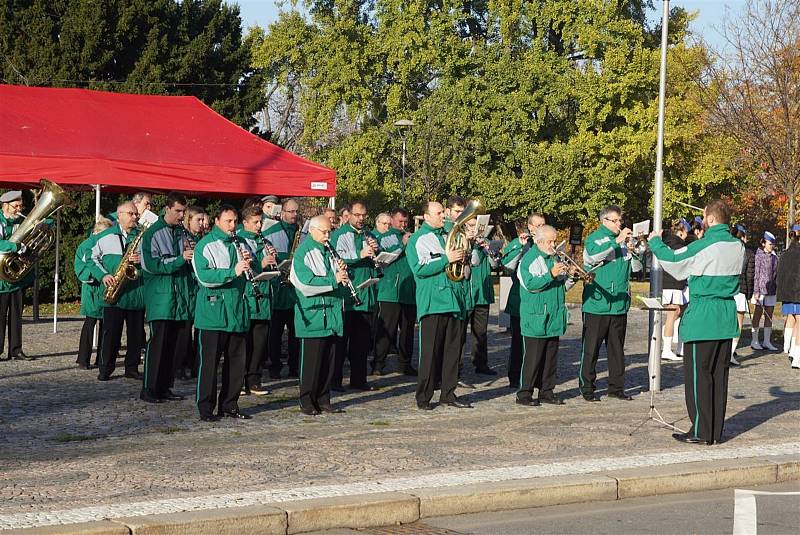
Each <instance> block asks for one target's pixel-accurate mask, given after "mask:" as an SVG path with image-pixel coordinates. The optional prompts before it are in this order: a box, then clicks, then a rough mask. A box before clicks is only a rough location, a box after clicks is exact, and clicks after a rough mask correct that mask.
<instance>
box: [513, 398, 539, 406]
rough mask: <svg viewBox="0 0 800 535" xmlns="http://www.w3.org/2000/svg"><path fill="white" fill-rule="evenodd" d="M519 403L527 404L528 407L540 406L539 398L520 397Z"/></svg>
mask: <svg viewBox="0 0 800 535" xmlns="http://www.w3.org/2000/svg"><path fill="white" fill-rule="evenodd" d="M517 405H525V406H526V407H538V406H539V400H538V399H518V400H517Z"/></svg>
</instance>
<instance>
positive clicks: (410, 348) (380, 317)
mask: <svg viewBox="0 0 800 535" xmlns="http://www.w3.org/2000/svg"><path fill="white" fill-rule="evenodd" d="M416 321H417V306H416V305H404V304H402V303H389V302H387V301H381V302H380V303H378V314H377V317H376V320H375V360H373V361H372V368H373V369H375V370H383V369H384V367H385V366H386V355H388V354H389V348H390V347H391V346H395V347H396V348H397V356H398V358H399V360H400V368H401V371H404V370H406V369H408V368H410V367H411V356H412V354H413V353H414V324H415V323H416ZM398 326H399V327H400V338H399V339H398V338H397V328H398ZM395 340H396V341H397V342H396V343H395Z"/></svg>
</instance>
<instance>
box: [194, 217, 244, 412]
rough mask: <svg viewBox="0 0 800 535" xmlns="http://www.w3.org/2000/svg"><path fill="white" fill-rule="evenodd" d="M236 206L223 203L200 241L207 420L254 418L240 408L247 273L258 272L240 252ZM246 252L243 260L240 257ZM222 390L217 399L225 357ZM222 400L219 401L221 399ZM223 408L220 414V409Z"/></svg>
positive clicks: (197, 318)
mask: <svg viewBox="0 0 800 535" xmlns="http://www.w3.org/2000/svg"><path fill="white" fill-rule="evenodd" d="M235 230H236V209H235V208H234V207H233V206H231V205H229V204H223V205H222V206H220V207H219V212H218V213H217V216H216V218H215V220H214V228H213V229H211V232H209V233H208V234H206V236H205V237H204V238H203V239H202V240H200V243H198V244H197V248H196V249H195V254H194V258H193V259H192V264H193V266H194V272H195V275H196V276H197V282H198V283H199V284H200V286H199V288H198V290H197V305H196V308H195V315H194V324H195V326H196V327H197V329H198V330H199V331H200V344H199V346H200V370H199V372H198V374H197V400H196V401H197V409H198V411H199V412H200V419H201V420H203V421H205V422H211V421H215V420H217V419H218V418H219V417H220V416H226V417H230V418H237V419H242V420H249V419H250V418H252V417H251V416H250V415H248V414H245V413H243V412H240V411H239V394H240V392H241V389H242V382H243V381H244V365H245V351H246V344H247V340H246V339H247V330H248V328H249V327H250V318H249V317H248V315H247V314H248V312H247V307H246V306H245V304H244V303H245V301H244V299H245V286H246V285H248V284H249V283H248V282H247V280H246V279H245V273H246V272H251V273H252V271H254V270H257V268H256V266H255V263H253V262H252V258H251V257H250V254H249V253H248V252H247V251H246V250H245V251H244V252H243V253H240V251H239V249H237V245H236V243H235V240H234V231H235ZM240 256H241V259H240ZM223 355H224V356H225V360H224V361H223V364H222V388H221V389H220V392H219V398H218V397H217V368H218V366H219V360H220V358H221V357H222V356H223ZM217 399H219V403H218V402H217ZM215 406H218V407H219V412H218V414H217V415H216V416H215V415H214V408H215Z"/></svg>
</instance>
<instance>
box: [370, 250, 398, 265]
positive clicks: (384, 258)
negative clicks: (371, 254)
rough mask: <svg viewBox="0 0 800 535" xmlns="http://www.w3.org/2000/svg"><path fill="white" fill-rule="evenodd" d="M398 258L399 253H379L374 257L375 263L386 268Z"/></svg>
mask: <svg viewBox="0 0 800 535" xmlns="http://www.w3.org/2000/svg"><path fill="white" fill-rule="evenodd" d="M399 256H400V253H399V252H398V253H387V252H386V251H381V252H380V253H378V255H377V256H376V257H375V261H376V262H378V263H380V264H383V265H385V266H386V265H389V264H391V263H392V262H394V261H395V260H397V258H398V257H399Z"/></svg>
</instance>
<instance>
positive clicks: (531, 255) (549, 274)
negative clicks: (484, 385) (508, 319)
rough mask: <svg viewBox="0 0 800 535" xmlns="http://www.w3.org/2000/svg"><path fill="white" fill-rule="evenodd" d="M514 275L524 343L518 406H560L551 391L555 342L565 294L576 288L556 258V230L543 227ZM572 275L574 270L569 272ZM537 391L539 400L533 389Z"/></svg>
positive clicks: (563, 322) (563, 324)
mask: <svg viewBox="0 0 800 535" xmlns="http://www.w3.org/2000/svg"><path fill="white" fill-rule="evenodd" d="M534 242H535V243H534V244H533V245H532V246H531V248H530V249H529V250H528V252H527V253H525V256H524V257H523V258H522V261H521V262H520V265H519V270H518V271H517V277H518V279H519V282H520V291H521V295H520V328H521V331H522V336H523V339H524V351H523V353H522V372H521V373H520V383H519V390H518V391H517V404H519V405H527V406H538V405H539V404H540V403H550V404H553V405H563V404H564V402H563V401H562V400H561V399H560V398H558V397H556V395H555V394H554V393H553V389H554V388H555V386H556V371H557V367H558V361H557V354H558V339H559V337H560V336H562V335H563V334H564V333H565V332H566V331H567V319H568V313H567V307H566V304H565V294H566V292H567V291H568V290H569V289H570V288H571V287H572V285H573V284H575V281H574V280H573V279H572V278H570V276H569V275H570V273H569V269H568V266H567V264H565V263H562V262H559V261H558V260H557V258H556V257H555V252H556V251H555V242H556V229H555V228H553V227H551V226H550V225H543V226H541V227H539V228H538V229H537V230H536V235H535V237H534ZM572 271H573V273H574V269H573V270H572ZM535 386H538V387H539V396H538V399H534V398H533V389H534V387H535Z"/></svg>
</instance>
